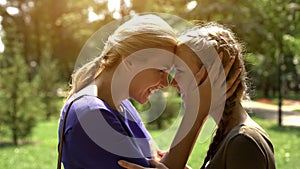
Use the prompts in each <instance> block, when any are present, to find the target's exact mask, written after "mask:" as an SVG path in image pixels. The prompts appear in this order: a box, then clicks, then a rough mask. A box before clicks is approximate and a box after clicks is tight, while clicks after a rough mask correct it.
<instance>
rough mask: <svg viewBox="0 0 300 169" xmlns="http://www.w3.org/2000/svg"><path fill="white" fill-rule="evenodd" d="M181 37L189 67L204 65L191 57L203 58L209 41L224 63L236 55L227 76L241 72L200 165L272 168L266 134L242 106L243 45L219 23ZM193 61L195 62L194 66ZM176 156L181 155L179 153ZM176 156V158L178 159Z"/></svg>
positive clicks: (182, 55) (182, 52)
mask: <svg viewBox="0 0 300 169" xmlns="http://www.w3.org/2000/svg"><path fill="white" fill-rule="evenodd" d="M181 40H182V43H181V44H180V45H179V47H178V49H177V55H178V56H179V57H180V58H181V59H183V60H186V62H187V63H189V64H190V65H191V66H190V67H194V68H197V67H201V66H202V65H203V63H202V62H201V61H200V60H198V61H197V62H191V60H195V58H197V57H198V56H197V55H199V56H200V59H201V60H203V57H206V56H204V55H203V53H201V52H202V49H203V48H205V45H207V44H208V45H212V46H214V48H215V50H216V51H217V52H218V53H219V52H222V53H223V59H222V63H223V64H226V63H227V62H229V61H230V60H231V56H238V57H237V58H236V59H235V62H234V64H233V66H232V69H231V70H230V71H229V74H228V76H227V77H228V78H230V77H231V76H233V75H234V74H235V71H236V69H238V70H240V71H241V74H240V76H239V80H240V83H239V85H238V87H237V90H236V91H235V92H234V93H233V95H232V96H231V97H229V98H228V99H227V100H226V104H225V109H224V112H223V114H222V116H221V119H220V122H219V123H218V129H217V131H216V134H215V136H214V139H213V140H212V142H211V144H210V146H209V149H208V152H207V156H206V157H205V160H204V163H203V165H202V166H201V168H203V169H204V168H205V169H210V168H212V169H216V168H217V169H223V168H224V169H225V168H228V169H235V168H236V169H240V168H243V169H248V168H249V169H254V168H255V169H274V168H275V160H274V149H273V146H272V143H271V141H270V139H269V138H268V135H267V133H266V132H265V131H264V130H263V129H262V128H261V127H260V126H259V125H258V124H257V123H255V122H254V121H253V120H252V119H251V118H250V117H249V115H248V114H247V112H246V111H245V109H244V108H243V107H242V105H241V101H242V99H243V98H244V97H245V96H246V95H245V94H246V93H245V92H246V91H247V90H246V89H247V86H246V71H245V67H244V61H243V58H242V46H241V45H240V43H239V42H238V41H237V39H236V37H235V36H234V34H233V33H232V31H231V30H229V29H227V28H225V27H223V26H222V25H219V24H216V23H210V24H207V25H204V26H202V27H195V28H193V29H191V30H189V31H188V32H187V33H185V34H184V35H183V36H182V37H181ZM203 42H204V43H203ZM201 57H202V58H201ZM195 63H197V64H198V65H196V66H195V65H194V64H195ZM172 85H173V86H175V87H177V83H176V81H173V82H172ZM174 156H175V155H174ZM177 156H179V157H180V156H181V154H177ZM179 157H178V158H177V159H180V158H179ZM170 160H172V159H170ZM149 162H150V164H151V165H152V166H153V167H156V168H161V169H163V168H167V167H166V166H165V165H164V164H162V163H159V162H157V161H154V160H149ZM119 164H120V165H121V166H123V167H125V168H129V169H140V168H143V167H140V166H138V165H135V164H133V163H127V162H125V161H120V162H119ZM166 165H167V164H166ZM167 166H168V165H167ZM169 168H171V167H169Z"/></svg>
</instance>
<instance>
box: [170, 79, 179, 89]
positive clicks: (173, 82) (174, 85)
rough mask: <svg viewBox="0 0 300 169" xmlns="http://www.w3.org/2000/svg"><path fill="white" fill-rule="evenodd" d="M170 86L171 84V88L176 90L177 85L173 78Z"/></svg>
mask: <svg viewBox="0 0 300 169" xmlns="http://www.w3.org/2000/svg"><path fill="white" fill-rule="evenodd" d="M170 84H171V86H172V87H175V88H178V83H177V81H176V80H175V78H173V79H172V80H171V82H170Z"/></svg>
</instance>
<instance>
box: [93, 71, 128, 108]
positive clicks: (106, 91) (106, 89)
mask: <svg viewBox="0 0 300 169" xmlns="http://www.w3.org/2000/svg"><path fill="white" fill-rule="evenodd" d="M112 72H113V71H110V70H108V69H104V70H103V72H101V74H100V75H99V76H98V77H97V79H96V80H95V83H96V85H97V88H98V94H97V96H98V97H99V98H100V99H102V100H103V101H105V102H106V103H107V104H108V105H109V106H110V107H111V108H112V109H114V110H118V111H121V106H120V105H121V102H122V100H124V99H126V98H128V97H127V96H126V94H124V93H122V92H114V95H112V76H113V73H112ZM120 88H122V87H120Z"/></svg>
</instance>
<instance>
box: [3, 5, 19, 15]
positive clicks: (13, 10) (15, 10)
mask: <svg viewBox="0 0 300 169" xmlns="http://www.w3.org/2000/svg"><path fill="white" fill-rule="evenodd" d="M6 12H7V13H8V14H10V15H17V14H18V13H19V9H18V8H16V7H11V6H9V7H7V8H6Z"/></svg>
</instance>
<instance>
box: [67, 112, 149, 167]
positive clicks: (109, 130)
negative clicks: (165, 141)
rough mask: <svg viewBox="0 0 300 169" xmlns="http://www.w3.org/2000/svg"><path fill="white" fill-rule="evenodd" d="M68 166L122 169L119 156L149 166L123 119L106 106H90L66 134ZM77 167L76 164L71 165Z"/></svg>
mask: <svg viewBox="0 0 300 169" xmlns="http://www.w3.org/2000/svg"><path fill="white" fill-rule="evenodd" d="M65 139H66V144H65V145H66V146H64V147H65V148H66V149H65V150H64V151H65V152H66V154H64V155H63V157H67V158H64V159H65V160H64V159H63V162H64V165H65V168H66V169H68V166H70V164H72V165H73V166H78V168H85V169H96V168H97V169H102V168H103V169H108V168H113V169H121V168H122V167H120V166H119V165H118V163H117V162H118V160H121V159H122V160H126V161H129V162H133V163H136V164H139V165H142V166H144V167H149V164H148V162H147V160H146V159H145V158H143V157H142V155H141V154H140V152H139V148H138V147H137V145H136V144H135V143H134V141H133V140H132V139H130V137H127V133H126V130H125V129H124V127H123V126H122V124H121V123H120V121H119V119H118V118H117V117H116V116H115V115H114V114H113V113H112V112H108V111H106V110H99V109H97V110H92V111H91V110H90V111H89V112H88V113H87V112H85V113H84V115H81V117H80V119H79V121H78V123H77V124H75V125H74V126H73V127H72V128H71V129H70V130H69V131H68V132H67V133H66V136H65ZM70 168H73V167H70Z"/></svg>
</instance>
